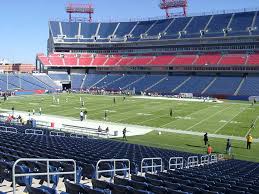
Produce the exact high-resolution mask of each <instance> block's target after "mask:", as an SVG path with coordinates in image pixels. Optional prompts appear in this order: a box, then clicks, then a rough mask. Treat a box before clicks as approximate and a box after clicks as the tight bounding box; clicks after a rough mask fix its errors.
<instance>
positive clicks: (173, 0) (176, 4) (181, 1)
mask: <svg viewBox="0 0 259 194" xmlns="http://www.w3.org/2000/svg"><path fill="white" fill-rule="evenodd" d="M159 7H160V9H162V10H165V12H166V17H167V18H170V17H171V14H170V13H169V10H170V9H175V8H182V9H183V13H182V15H183V16H186V15H187V12H186V8H187V0H160V4H159Z"/></svg>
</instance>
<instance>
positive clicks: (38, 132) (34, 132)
mask: <svg viewBox="0 0 259 194" xmlns="http://www.w3.org/2000/svg"><path fill="white" fill-rule="evenodd" d="M25 134H28V135H44V132H43V131H42V130H37V129H26V130H25Z"/></svg>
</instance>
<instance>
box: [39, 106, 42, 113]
mask: <svg viewBox="0 0 259 194" xmlns="http://www.w3.org/2000/svg"><path fill="white" fill-rule="evenodd" d="M41 113H42V110H41V107H40V108H39V114H40V115H41Z"/></svg>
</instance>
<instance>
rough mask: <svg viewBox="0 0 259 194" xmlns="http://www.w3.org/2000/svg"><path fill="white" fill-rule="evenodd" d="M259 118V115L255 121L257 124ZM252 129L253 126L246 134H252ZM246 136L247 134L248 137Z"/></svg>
mask: <svg viewBox="0 0 259 194" xmlns="http://www.w3.org/2000/svg"><path fill="white" fill-rule="evenodd" d="M258 119H259V116H257V117H256V119H255V122H254V123H255V124H256V122H257V120H258ZM251 131H252V128H251V127H250V129H249V130H248V132H247V133H246V136H248V134H250V133H251ZM246 136H245V137H246Z"/></svg>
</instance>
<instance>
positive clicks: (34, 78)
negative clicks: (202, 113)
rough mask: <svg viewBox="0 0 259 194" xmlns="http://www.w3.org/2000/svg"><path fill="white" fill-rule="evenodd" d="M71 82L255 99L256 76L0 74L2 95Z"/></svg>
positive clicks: (79, 87)
mask: <svg viewBox="0 0 259 194" xmlns="http://www.w3.org/2000/svg"><path fill="white" fill-rule="evenodd" d="M57 80H58V81H71V88H72V89H73V90H88V89H105V90H108V91H120V90H127V89H130V90H135V92H137V93H140V92H152V93H161V94H179V93H193V94H195V95H234V94H235V95H237V96H254V95H258V92H259V88H258V84H259V78H258V77H257V76H256V75H248V76H245V77H242V76H241V75H240V76H230V75H229V76H223V75H222V76H220V75H219V76H216V75H188V74H183V75H170V76H169V75H167V74H158V75H156V74H154V75H152V74H151V75H149V74H119V73H118V74H112V73H111V74H79V73H77V74H75V73H72V74H70V75H68V74H67V73H64V72H63V73H62V72H55V73H54V72H52V73H50V74H49V75H47V74H8V75H7V74H0V88H1V90H2V91H6V90H8V89H9V90H10V89H17V88H21V89H23V90H40V89H41V90H49V91H55V90H59V89H61V86H58V85H57V84H56V83H55V81H57Z"/></svg>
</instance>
